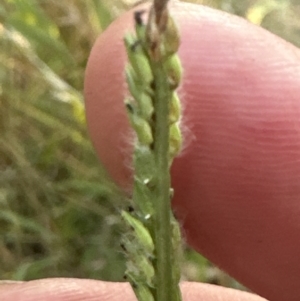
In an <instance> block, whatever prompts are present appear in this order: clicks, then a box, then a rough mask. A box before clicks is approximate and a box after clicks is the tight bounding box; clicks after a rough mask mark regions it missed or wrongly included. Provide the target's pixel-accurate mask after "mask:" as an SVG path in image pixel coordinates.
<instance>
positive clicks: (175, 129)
mask: <svg viewBox="0 0 300 301" xmlns="http://www.w3.org/2000/svg"><path fill="white" fill-rule="evenodd" d="M169 142H170V143H169V156H170V159H171V160H172V159H173V158H174V157H175V156H176V155H178V154H179V152H180V149H181V146H182V135H181V131H180V127H179V124H178V123H173V124H172V125H171V126H170V141H169Z"/></svg>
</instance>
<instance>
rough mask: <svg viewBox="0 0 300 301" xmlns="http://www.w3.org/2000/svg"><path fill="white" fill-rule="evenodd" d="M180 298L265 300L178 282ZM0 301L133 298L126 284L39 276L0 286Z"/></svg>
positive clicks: (187, 300)
mask: <svg viewBox="0 0 300 301" xmlns="http://www.w3.org/2000/svg"><path fill="white" fill-rule="evenodd" d="M181 288H182V292H183V300H184V301H198V300H200V299H201V300H203V301H266V299H263V298H261V297H258V296H255V295H252V294H249V293H246V292H241V291H236V290H233V289H228V288H222V287H218V286H213V285H207V284H201V283H188V282H186V283H183V284H182V285H181ZM0 296H1V301H40V300H43V301H52V300H55V301H100V300H101V301H120V300H122V301H135V300H136V297H135V296H134V293H133V291H132V289H131V287H130V285H129V284H128V283H116V282H102V281H96V280H86V279H63V278H56V279H42V280H35V281H30V282H26V283H23V284H17V285H10V286H6V287H5V288H2V287H1V286H0Z"/></svg>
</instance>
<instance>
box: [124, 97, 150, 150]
mask: <svg viewBox="0 0 300 301" xmlns="http://www.w3.org/2000/svg"><path fill="white" fill-rule="evenodd" d="M125 106H126V109H127V115H128V117H129V121H130V124H131V126H132V127H133V128H134V130H135V132H136V135H137V137H138V141H139V142H140V144H142V145H151V144H152V143H153V135H152V130H151V127H150V125H149V123H148V122H147V121H146V120H145V119H143V118H142V117H140V116H139V115H138V109H137V107H136V104H134V103H133V102H132V101H130V100H126V101H125Z"/></svg>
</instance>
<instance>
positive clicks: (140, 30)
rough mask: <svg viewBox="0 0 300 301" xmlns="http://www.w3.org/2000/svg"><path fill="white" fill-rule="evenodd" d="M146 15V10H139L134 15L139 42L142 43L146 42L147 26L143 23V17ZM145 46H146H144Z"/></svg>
mask: <svg viewBox="0 0 300 301" xmlns="http://www.w3.org/2000/svg"><path fill="white" fill-rule="evenodd" d="M145 13H146V10H144V9H143V10H138V11H136V12H135V13H134V20H135V32H136V36H137V38H138V40H139V41H140V42H141V43H144V42H145V37H146V25H145V24H144V21H143V15H144V14H145ZM143 46H145V45H143Z"/></svg>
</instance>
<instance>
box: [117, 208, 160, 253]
mask: <svg viewBox="0 0 300 301" xmlns="http://www.w3.org/2000/svg"><path fill="white" fill-rule="evenodd" d="M121 215H122V217H123V218H124V220H125V221H126V222H127V224H128V225H130V226H131V227H132V228H133V230H134V232H135V233H136V237H137V239H138V241H139V243H140V244H141V246H143V248H144V250H145V252H146V253H149V254H151V253H152V252H153V250H154V244H153V240H152V237H151V235H150V233H149V231H148V229H146V228H145V226H144V225H143V224H142V223H141V222H140V221H139V220H137V219H136V218H134V217H133V216H131V215H130V214H129V213H128V212H126V211H122V213H121Z"/></svg>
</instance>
